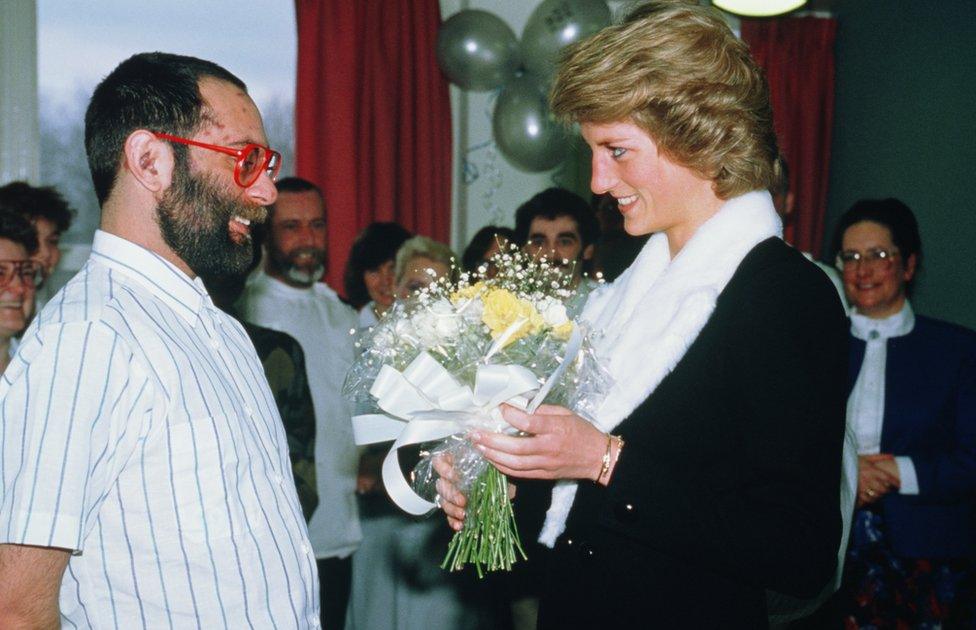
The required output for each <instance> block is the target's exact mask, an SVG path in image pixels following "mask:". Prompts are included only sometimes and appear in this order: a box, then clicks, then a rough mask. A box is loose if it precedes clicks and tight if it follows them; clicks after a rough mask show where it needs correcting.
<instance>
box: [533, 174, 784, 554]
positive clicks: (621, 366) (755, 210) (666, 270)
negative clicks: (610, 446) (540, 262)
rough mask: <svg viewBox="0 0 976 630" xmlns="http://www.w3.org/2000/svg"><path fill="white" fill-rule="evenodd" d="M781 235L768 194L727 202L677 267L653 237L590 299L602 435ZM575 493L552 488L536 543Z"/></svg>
mask: <svg viewBox="0 0 976 630" xmlns="http://www.w3.org/2000/svg"><path fill="white" fill-rule="evenodd" d="M782 231H783V225H782V222H781V221H780V218H779V216H778V215H777V214H776V211H775V210H774V208H773V202H772V199H771V197H770V196H769V193H767V192H750V193H747V194H745V195H742V196H741V197H736V198H734V199H730V200H728V201H727V202H725V203H724V204H723V205H722V206H721V208H719V210H718V212H716V213H715V215H714V216H712V217H711V218H710V219H709V220H708V221H706V222H705V223H704V224H703V225H702V226H701V227H699V228H698V230H697V231H696V232H695V234H694V236H692V238H691V239H690V240H689V241H688V242H687V243H686V244H685V246H684V247H683V248H682V249H681V251H680V252H679V253H678V255H677V256H675V258H674V260H672V259H671V254H670V251H669V249H668V239H667V237H666V236H665V235H664V234H663V233H658V234H655V235H653V236H652V237H651V238H650V239H649V240H648V242H647V244H646V245H645V246H644V248H643V249H642V250H641V252H640V254H639V255H638V256H637V259H636V260H635V261H634V263H633V264H632V265H631V266H630V267H629V268H627V270H626V271H625V272H624V273H623V274H622V275H621V276H620V277H619V278H618V279H617V280H616V281H615V282H613V283H612V284H608V285H606V286H604V287H601V288H600V289H597V290H596V291H594V292H593V293H591V294H590V298H589V300H588V301H587V303H586V307H585V308H584V310H583V319H584V320H586V321H587V322H588V323H589V324H590V325H591V326H592V329H593V331H594V332H595V333H596V340H595V344H596V353H597V356H598V358H599V359H600V360H601V361H602V362H603V365H604V366H605V367H606V368H607V369H608V370H609V372H610V375H611V376H612V377H613V379H614V385H613V387H612V389H611V390H610V393H609V395H608V396H607V399H606V400H605V401H604V403H603V405H602V406H601V407H600V409H599V411H598V412H597V414H596V415H597V417H596V425H597V426H598V427H599V428H601V429H603V430H604V431H608V432H609V431H611V430H613V428H614V427H616V426H617V425H618V424H620V422H621V421H623V420H624V419H625V418H627V417H628V416H629V415H630V414H631V412H633V411H634V409H636V408H637V406H638V405H640V404H641V403H642V402H643V401H644V400H645V399H647V397H648V396H650V395H651V393H652V392H653V391H654V390H655V388H657V386H658V384H659V383H660V382H661V381H662V380H663V379H664V377H665V376H667V375H668V374H669V373H670V372H671V370H673V369H674V368H675V366H676V365H677V364H678V362H679V361H680V360H681V358H682V357H683V356H684V354H685V352H686V351H687V350H688V348H689V347H690V346H691V344H692V342H694V341H695V339H696V338H697V337H698V333H700V332H701V329H702V328H703V327H704V326H705V322H707V321H708V318H709V317H710V316H711V314H712V311H713V310H715V301H716V299H717V298H718V295H719V293H721V292H722V290H723V289H724V288H725V285H726V284H727V283H728V281H729V279H730V278H731V277H732V274H733V273H735V270H736V269H737V268H738V266H739V263H741V262H742V259H743V258H745V256H746V254H748V253H749V251H750V250H751V249H752V248H753V247H755V246H756V245H757V244H759V243H760V242H762V241H764V240H766V239H767V238H769V237H771V236H781V235H782ZM625 456H626V455H625ZM576 487H577V482H575V481H568V480H563V481H560V482H558V483H557V484H556V487H555V489H554V490H553V493H552V505H551V507H550V508H549V511H548V513H547V514H546V522H545V525H543V527H542V532H541V534H540V535H539V542H541V543H543V544H545V545H548V546H549V547H552V546H553V544H555V541H556V538H557V537H558V536H559V535H560V534H561V533H562V532H563V530H564V529H565V528H566V518H567V516H568V515H569V510H570V508H571V507H572V506H573V500H574V498H575V497H576Z"/></svg>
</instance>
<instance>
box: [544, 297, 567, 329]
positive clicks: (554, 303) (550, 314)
mask: <svg viewBox="0 0 976 630" xmlns="http://www.w3.org/2000/svg"><path fill="white" fill-rule="evenodd" d="M536 308H537V309H538V310H539V313H540V314H541V315H542V319H544V320H545V322H546V325H547V326H549V327H550V328H555V327H556V326H562V325H563V324H565V323H566V322H568V321H569V316H568V315H566V306H565V305H564V304H563V303H562V302H560V301H559V300H554V299H552V298H545V299H544V300H542V301H541V302H539V304H538V305H536Z"/></svg>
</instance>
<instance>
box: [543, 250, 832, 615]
mask: <svg viewBox="0 0 976 630" xmlns="http://www.w3.org/2000/svg"><path fill="white" fill-rule="evenodd" d="M847 328H848V325H847V320H846V318H845V315H844V312H843V309H842V307H841V305H840V302H839V300H838V299H837V294H836V290H835V289H834V287H833V285H832V284H831V283H830V281H829V280H828V278H827V277H826V275H824V273H823V272H822V271H821V270H820V269H818V268H817V267H816V266H815V265H813V264H812V263H810V262H808V261H807V260H806V259H804V258H803V256H802V255H801V254H800V253H799V252H797V251H795V250H793V249H792V248H790V247H789V246H787V245H786V244H784V243H783V242H782V241H781V240H779V239H775V238H771V239H767V240H766V241H763V242H762V243H760V244H759V245H757V246H756V247H755V248H753V250H752V251H751V252H749V254H748V255H747V256H746V257H745V259H744V260H743V261H742V263H741V264H740V265H739V268H738V269H737V270H736V272H735V274H734V275H733V276H732V278H731V280H730V281H729V283H728V285H726V287H725V290H724V291H723V292H722V293H721V294H720V296H719V298H718V301H717V303H716V307H715V311H714V312H713V314H712V317H711V318H710V319H709V321H708V323H707V324H706V325H705V327H704V328H703V329H702V331H701V333H700V334H699V336H698V338H697V339H696V340H695V341H694V343H693V344H692V345H691V347H690V348H689V349H688V352H687V353H686V354H685V356H684V358H683V359H682V360H681V361H680V362H679V363H678V365H677V366H676V367H675V369H674V371H673V372H672V373H671V374H669V375H668V376H667V377H666V378H665V379H664V380H663V381H662V382H661V383H660V385H659V386H658V387H657V389H656V390H655V391H654V392H653V393H652V394H651V396H650V397H649V398H648V399H647V400H646V401H644V403H642V404H641V405H640V406H639V407H638V408H637V409H636V410H635V411H634V412H633V414H631V416H630V417H629V418H627V419H626V420H624V421H623V422H622V423H621V424H620V425H619V426H618V427H617V429H616V430H615V433H616V434H619V435H621V436H622V437H623V438H624V440H625V441H626V446H625V448H624V450H623V452H622V454H621V457H620V460H619V462H618V463H617V466H616V469H615V470H614V473H613V478H612V479H611V482H610V485H609V487H607V488H603V487H602V486H598V485H596V484H594V483H591V482H581V483H580V489H579V492H578V494H577V497H576V502H575V504H574V506H573V509H572V511H571V513H570V517H569V520H568V522H567V528H566V532H565V533H564V534H563V535H562V536H561V537H560V539H559V540H558V541H557V543H556V548H555V550H554V553H553V557H552V563H551V570H550V574H549V577H548V583H547V588H546V591H545V595H544V596H543V603H542V608H541V611H540V627H543V628H577V627H578V628H611V627H613V628H618V627H621V628H622V627H640V628H695V629H698V628H750V629H754V628H763V627H766V626H767V617H766V603H765V602H766V599H765V590H766V589H772V590H775V591H779V592H782V593H787V594H790V595H795V596H798V597H813V596H815V595H817V594H818V593H819V592H820V591H821V589H822V588H823V587H824V586H825V585H826V583H827V581H828V580H829V579H831V578H832V576H833V573H834V570H835V568H836V562H837V552H838V547H839V545H840V536H841V528H842V524H841V515H840V507H839V503H840V499H839V488H840V469H841V452H842V447H843V437H844V423H845V411H846V375H847V347H848V341H847Z"/></svg>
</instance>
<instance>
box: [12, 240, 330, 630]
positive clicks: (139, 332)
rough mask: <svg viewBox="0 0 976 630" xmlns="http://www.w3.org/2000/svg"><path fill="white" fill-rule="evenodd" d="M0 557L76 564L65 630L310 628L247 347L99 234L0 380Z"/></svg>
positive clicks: (178, 284)
mask: <svg viewBox="0 0 976 630" xmlns="http://www.w3.org/2000/svg"><path fill="white" fill-rule="evenodd" d="M0 543H17V544H29V545H39V546H45V547H63V548H66V549H71V550H73V551H74V554H73V555H72V556H71V559H70V561H69V563H68V568H67V570H66V572H65V576H64V580H63V582H62V584H61V594H60V606H61V619H62V626H63V627H66V628H119V627H124V628H132V627H141V628H153V629H155V628H179V629H183V628H206V629H210V628H272V627H273V628H312V627H316V626H317V625H318V583H317V575H316V568H315V559H314V554H313V553H312V551H311V548H310V545H309V542H308V533H307V530H306V527H305V521H304V519H303V517H302V510H301V506H300V504H299V502H298V497H297V495H296V493H295V487H294V484H293V483H292V473H291V466H290V463H289V458H288V448H287V442H286V438H285V433H284V429H283V427H282V424H281V419H280V417H279V415H278V410H277V408H276V406H275V402H274V399H273V398H272V395H271V392H270V390H269V388H268V385H267V381H266V380H265V377H264V372H263V370H262V367H261V363H260V361H259V360H258V357H257V355H256V353H255V351H254V346H253V345H252V344H251V342H250V340H249V339H248V337H247V335H246V334H245V333H244V330H243V329H242V328H241V326H240V325H239V324H238V323H237V322H236V321H235V320H234V319H232V318H231V317H229V316H228V315H226V314H225V313H223V312H221V311H220V310H218V309H217V308H216V307H214V305H213V302H211V300H210V297H209V296H208V295H207V293H206V290H205V289H204V287H203V283H202V282H201V281H200V280H199V279H195V280H191V279H190V278H189V277H187V276H186V275H185V274H184V273H182V272H181V271H180V270H178V269H177V268H176V267H175V266H173V265H171V264H170V263H168V262H166V261H165V260H163V259H162V258H161V257H160V256H158V255H156V254H154V253H152V252H150V251H148V250H146V249H143V248H142V247H139V246H137V245H135V244H133V243H131V242H129V241H126V240H124V239H121V238H119V237H116V236H113V235H110V234H107V233H105V232H101V231H99V232H97V233H96V235H95V241H94V244H93V248H92V255H91V258H90V259H89V261H88V263H87V264H86V265H85V267H84V268H83V269H82V270H81V271H80V272H79V273H78V275H76V276H75V277H74V278H73V279H72V280H71V281H70V282H69V283H68V284H67V285H66V286H65V288H64V289H63V290H62V291H61V292H60V293H58V295H57V296H55V298H54V299H53V300H52V301H51V302H50V303H48V305H47V306H46V307H45V309H44V311H43V312H42V313H41V314H40V316H39V317H38V318H37V321H35V322H34V324H33V325H32V326H31V328H30V330H29V331H28V333H27V334H26V336H25V338H24V341H23V343H22V344H21V347H20V349H19V351H18V353H17V355H16V356H15V358H14V359H13V361H12V362H11V364H10V367H9V368H8V369H7V371H6V372H5V373H4V374H3V376H2V379H0Z"/></svg>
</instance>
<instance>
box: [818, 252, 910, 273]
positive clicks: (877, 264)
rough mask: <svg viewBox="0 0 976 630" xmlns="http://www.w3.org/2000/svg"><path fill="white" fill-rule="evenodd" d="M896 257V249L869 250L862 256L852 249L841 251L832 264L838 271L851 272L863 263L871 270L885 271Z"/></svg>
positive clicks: (893, 262)
mask: <svg viewBox="0 0 976 630" xmlns="http://www.w3.org/2000/svg"><path fill="white" fill-rule="evenodd" d="M897 256H898V250H897V249H882V248H880V247H876V248H874V249H869V250H868V251H866V252H864V253H863V254H862V253H861V252H859V251H855V250H852V249H849V250H845V251H842V252H840V253H838V254H837V260H835V261H834V264H835V265H836V266H837V269H839V270H840V271H852V270H854V269H855V268H856V267H857V265H858V264H859V263H864V264H865V265H867V266H868V267H871V268H872V269H877V270H879V271H887V270H888V269H891V267H892V265H894V264H895V257H897Z"/></svg>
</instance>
